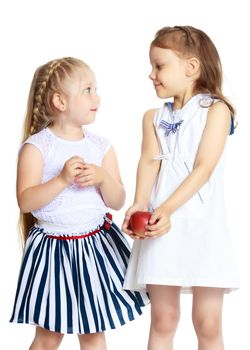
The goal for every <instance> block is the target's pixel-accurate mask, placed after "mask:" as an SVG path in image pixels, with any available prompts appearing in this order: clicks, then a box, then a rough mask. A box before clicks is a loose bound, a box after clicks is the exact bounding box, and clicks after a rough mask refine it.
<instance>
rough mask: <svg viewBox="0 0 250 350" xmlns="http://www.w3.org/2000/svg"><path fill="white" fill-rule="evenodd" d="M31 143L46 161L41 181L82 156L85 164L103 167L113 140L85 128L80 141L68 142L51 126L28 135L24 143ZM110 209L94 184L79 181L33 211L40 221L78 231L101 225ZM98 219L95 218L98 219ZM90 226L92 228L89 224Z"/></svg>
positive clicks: (46, 179)
mask: <svg viewBox="0 0 250 350" xmlns="http://www.w3.org/2000/svg"><path fill="white" fill-rule="evenodd" d="M26 143H29V144H32V145H34V146H35V147H37V148H38V149H39V151H40V152H41V154H42V157H43V161H44V173H43V177H42V183H46V182H47V181H49V180H50V179H52V178H54V177H55V176H57V175H59V174H60V172H61V170H62V168H63V166H64V164H65V162H66V161H67V160H68V159H69V158H71V157H73V156H79V157H81V158H83V159H84V161H85V162H86V163H91V164H96V165H98V166H101V164H102V161H103V158H104V156H105V154H106V152H107V151H108V150H109V147H110V142H109V141H108V140H107V139H106V138H104V137H101V136H98V135H95V134H93V133H91V132H89V131H87V130H84V137H83V139H82V140H78V141H68V140H64V139H61V138H59V137H57V136H55V135H54V134H53V133H52V132H51V130H49V129H48V128H46V129H43V130H42V131H40V132H39V133H37V134H34V135H32V136H31V137H29V138H28V139H27V140H26V141H25V142H24V144H26ZM106 211H107V207H106V205H105V203H104V201H103V199H102V197H101V194H100V192H99V191H98V189H97V188H96V187H95V186H88V187H86V188H80V187H79V186H77V185H76V184H71V185H70V186H68V187H66V188H65V189H64V190H63V191H62V192H61V193H60V194H59V195H58V196H57V197H55V198H54V199H53V200H52V201H51V202H50V203H49V204H48V205H46V206H44V207H42V208H40V209H38V210H36V211H34V212H33V215H34V216H35V217H36V218H37V219H38V220H40V221H43V222H49V223H54V224H60V225H65V226H67V227H70V225H73V226H74V228H75V230H76V231H77V229H76V226H77V225H79V230H80V231H81V232H82V231H83V230H84V231H85V230H88V229H91V228H93V227H94V226H95V225H98V222H96V221H97V220H100V217H102V216H103V215H104V214H105V213H106ZM95 218H96V219H95ZM90 225H91V227H89V226H90Z"/></svg>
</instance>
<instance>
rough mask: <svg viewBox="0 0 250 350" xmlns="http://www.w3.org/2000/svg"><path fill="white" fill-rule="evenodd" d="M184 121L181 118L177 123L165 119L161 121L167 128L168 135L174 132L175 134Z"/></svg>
mask: <svg viewBox="0 0 250 350" xmlns="http://www.w3.org/2000/svg"><path fill="white" fill-rule="evenodd" d="M182 123H183V120H180V121H179V122H177V123H168V122H166V121H165V120H162V121H161V122H160V125H161V126H163V127H164V128H165V129H166V133H167V136H168V135H169V134H170V133H171V132H172V133H173V134H175V133H176V131H178V130H179V128H180V126H181V124H182Z"/></svg>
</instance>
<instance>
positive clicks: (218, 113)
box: [147, 102, 231, 237]
mask: <svg viewBox="0 0 250 350" xmlns="http://www.w3.org/2000/svg"><path fill="white" fill-rule="evenodd" d="M230 122H231V118H230V111H229V109H228V107H227V106H226V105H225V104H224V103H221V102H217V103H215V104H214V105H213V106H212V107H210V109H209V111H208V115H207V122H206V126H205V129H204V132H203V135H202V138H201V141H200V144H199V148H198V151H197V155H196V159H195V163H194V167H193V170H192V172H191V173H190V175H189V176H188V177H187V178H186V179H185V180H184V181H183V183H182V184H181V185H180V186H179V187H178V188H177V190H176V191H175V192H174V193H173V194H172V195H171V196H170V197H169V198H168V199H167V200H166V201H165V202H164V203H163V204H162V205H161V206H160V207H159V208H157V209H156V210H155V212H154V213H153V215H152V217H151V220H150V223H155V222H156V221H158V222H157V223H156V224H155V225H151V226H148V227H147V229H148V232H147V233H148V236H154V237H157V236H159V235H161V234H162V233H164V230H163V229H162V227H163V224H164V222H165V221H166V220H168V221H169V216H170V215H171V214H172V213H173V212H174V211H175V210H176V209H177V208H179V207H180V206H181V205H183V204H184V203H185V202H187V201H188V200H189V199H190V198H191V197H192V196H193V195H195V194H196V193H197V192H198V191H199V189H200V188H201V187H202V186H203V185H204V184H205V183H206V182H207V181H208V180H209V178H210V176H211V174H212V173H213V171H214V169H215V167H216V165H217V163H218V161H219V159H220V157H221V154H222V152H223V149H224V146H225V143H226V139H227V136H228V131H229V127H230Z"/></svg>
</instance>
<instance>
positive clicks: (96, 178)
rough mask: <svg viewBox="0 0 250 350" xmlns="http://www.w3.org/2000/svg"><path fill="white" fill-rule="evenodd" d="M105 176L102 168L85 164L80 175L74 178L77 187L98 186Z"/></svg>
mask: <svg viewBox="0 0 250 350" xmlns="http://www.w3.org/2000/svg"><path fill="white" fill-rule="evenodd" d="M105 174H106V171H105V170H104V169H103V168H102V167H100V166H98V165H95V164H87V163H85V164H84V167H83V169H82V171H81V173H80V174H78V175H77V176H76V178H75V183H76V184H78V185H79V187H87V186H99V185H101V184H102V182H103V181H104V178H105Z"/></svg>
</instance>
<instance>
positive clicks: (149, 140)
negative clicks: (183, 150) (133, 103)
mask: <svg viewBox="0 0 250 350" xmlns="http://www.w3.org/2000/svg"><path fill="white" fill-rule="evenodd" d="M154 114H155V110H150V111H148V112H146V113H145V115H144V118H143V138H142V147H141V157H140V160H139V163H138V168H137V176H136V191H135V199H134V204H139V205H143V206H145V207H146V208H148V203H149V200H150V195H151V192H152V188H153V185H154V183H155V180H156V176H157V174H158V172H159V169H160V162H159V161H158V160H154V157H155V156H157V155H158V154H159V152H160V148H159V143H158V140H157V136H156V133H155V128H154V125H153V117H154Z"/></svg>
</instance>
